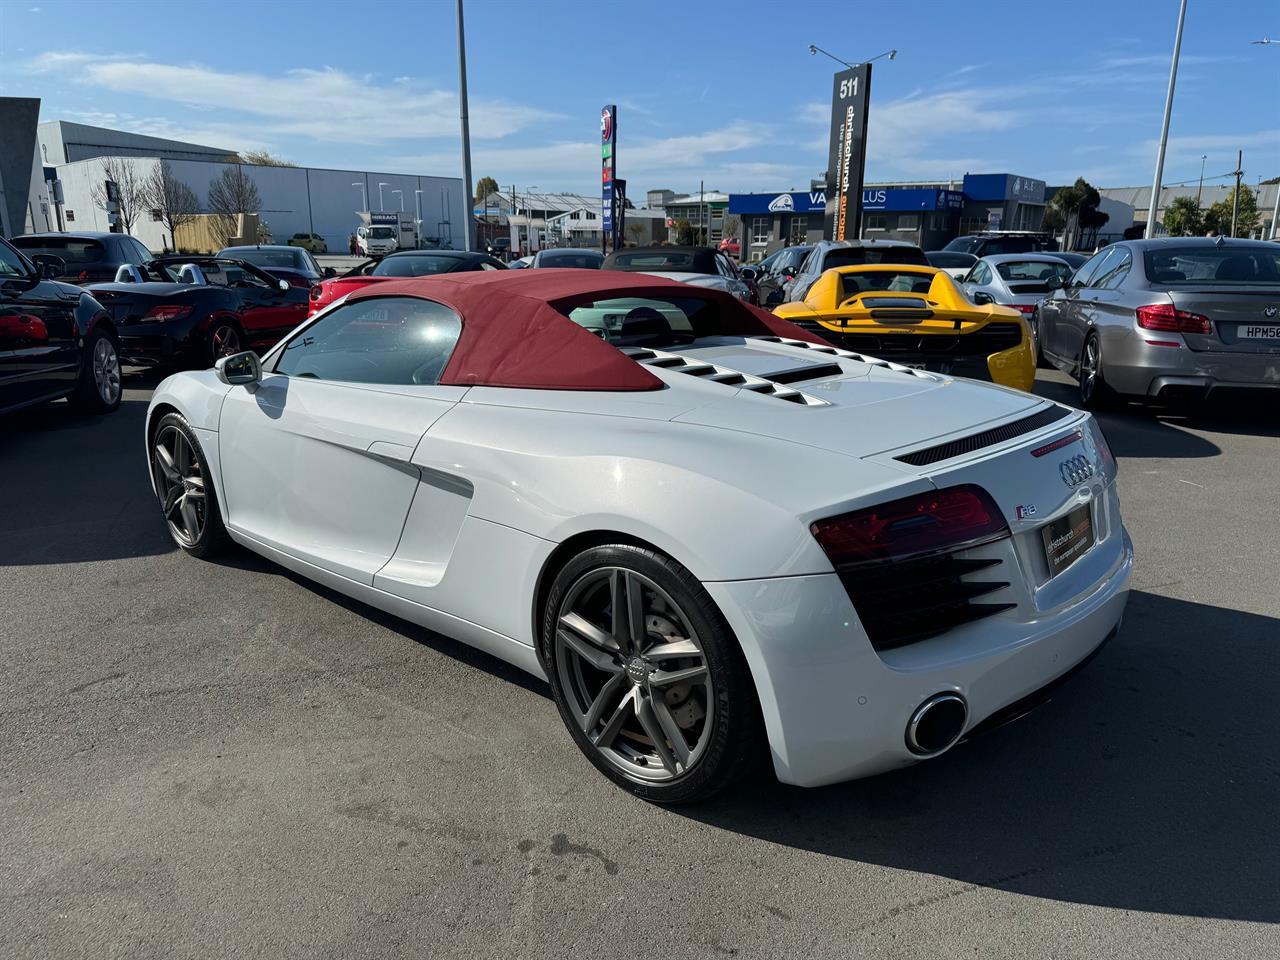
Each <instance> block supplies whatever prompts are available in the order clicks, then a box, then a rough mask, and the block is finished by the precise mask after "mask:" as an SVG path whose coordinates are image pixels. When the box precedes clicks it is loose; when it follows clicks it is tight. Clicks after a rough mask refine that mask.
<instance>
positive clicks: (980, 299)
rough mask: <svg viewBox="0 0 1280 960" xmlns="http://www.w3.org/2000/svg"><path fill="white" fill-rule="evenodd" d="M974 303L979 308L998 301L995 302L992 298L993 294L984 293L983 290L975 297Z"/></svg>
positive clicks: (977, 292)
mask: <svg viewBox="0 0 1280 960" xmlns="http://www.w3.org/2000/svg"><path fill="white" fill-rule="evenodd" d="M973 302H974V303H976V304H977V305H978V306H983V305H985V304H988V303H995V302H996V301H995V298H993V297H992V296H991V294H989V293H983V292H982V291H981V290H978V291H976V292H975V293H974V295H973Z"/></svg>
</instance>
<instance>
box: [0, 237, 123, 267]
mask: <svg viewBox="0 0 1280 960" xmlns="http://www.w3.org/2000/svg"><path fill="white" fill-rule="evenodd" d="M11 242H12V243H13V245H14V246H15V247H17V248H18V249H19V250H21V251H22V252H23V253H25V254H26V255H27V256H28V257H34V256H38V255H40V254H44V255H46V256H50V257H61V258H62V260H63V261H64V262H65V263H66V265H67V266H68V267H72V266H80V265H81V264H86V263H101V262H102V261H104V260H105V259H106V258H107V254H106V250H104V249H103V246H102V244H101V243H99V242H98V241H97V240H80V239H76V238H75V237H14V239H13V240H12V241H11Z"/></svg>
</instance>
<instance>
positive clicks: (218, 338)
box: [209, 321, 241, 360]
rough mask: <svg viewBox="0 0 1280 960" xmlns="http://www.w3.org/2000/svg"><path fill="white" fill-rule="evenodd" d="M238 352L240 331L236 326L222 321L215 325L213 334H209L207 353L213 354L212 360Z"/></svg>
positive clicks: (239, 348)
mask: <svg viewBox="0 0 1280 960" xmlns="http://www.w3.org/2000/svg"><path fill="white" fill-rule="evenodd" d="M240 350H241V347H240V331H239V329H238V328H237V327H236V325H235V324H233V323H224V322H223V321H218V322H217V323H215V324H214V325H213V332H212V333H211V334H209V352H210V353H211V354H213V359H214V360H218V359H219V358H221V357H229V356H231V355H232V354H236V353H239V352H240Z"/></svg>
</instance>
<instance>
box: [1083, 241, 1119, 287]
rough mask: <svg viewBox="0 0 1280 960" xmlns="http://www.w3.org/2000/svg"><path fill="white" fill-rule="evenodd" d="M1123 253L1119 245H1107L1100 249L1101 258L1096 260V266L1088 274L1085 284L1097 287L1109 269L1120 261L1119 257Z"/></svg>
mask: <svg viewBox="0 0 1280 960" xmlns="http://www.w3.org/2000/svg"><path fill="white" fill-rule="evenodd" d="M1123 255H1124V251H1123V250H1121V249H1120V248H1119V247H1109V248H1108V249H1106V250H1103V251H1102V259H1101V260H1099V261H1098V265H1097V267H1095V268H1094V271H1093V273H1092V274H1090V276H1089V280H1088V283H1087V284H1086V286H1090V287H1097V286H1099V285H1100V284H1101V283H1102V281H1103V280H1104V279H1105V278H1106V276H1107V274H1108V273H1110V272H1111V269H1112V268H1113V267H1115V266H1116V264H1118V263H1119V262H1120V258H1121V257H1122V256H1123ZM1086 266H1087V264H1086Z"/></svg>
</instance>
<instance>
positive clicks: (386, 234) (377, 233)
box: [369, 227, 396, 240]
mask: <svg viewBox="0 0 1280 960" xmlns="http://www.w3.org/2000/svg"><path fill="white" fill-rule="evenodd" d="M369 236H370V237H372V238H373V239H374V240H394V239H395V238H396V232H395V231H394V230H392V229H391V228H390V227H370V228H369Z"/></svg>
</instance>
